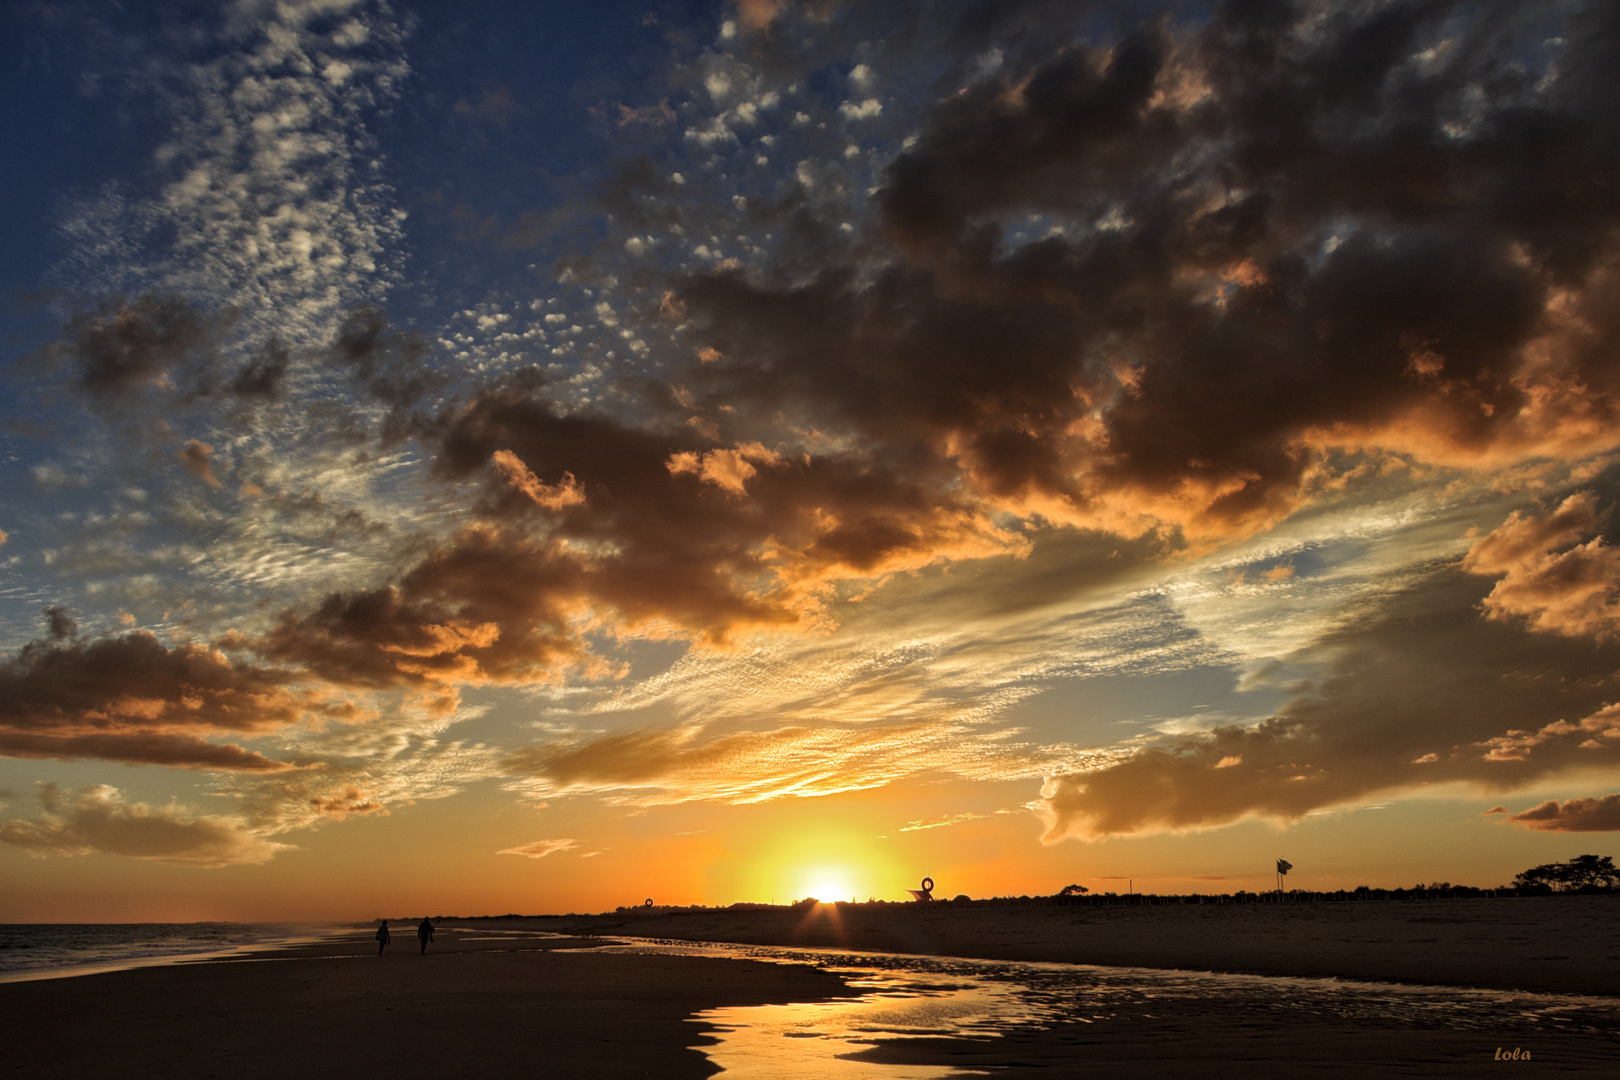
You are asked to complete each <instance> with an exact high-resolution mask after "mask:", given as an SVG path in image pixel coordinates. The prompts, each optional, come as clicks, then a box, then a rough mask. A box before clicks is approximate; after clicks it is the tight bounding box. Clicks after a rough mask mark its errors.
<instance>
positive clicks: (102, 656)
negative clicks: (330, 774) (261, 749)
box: [0, 608, 317, 771]
mask: <svg viewBox="0 0 1620 1080" xmlns="http://www.w3.org/2000/svg"><path fill="white" fill-rule="evenodd" d="M47 614H48V615H49V617H50V636H49V637H47V638H45V639H41V640H38V641H34V642H32V643H30V644H28V645H25V646H23V648H22V649H21V650H19V651H18V653H17V654H16V655H15V656H13V657H10V658H8V659H6V660H5V661H3V662H0V755H5V756H10V757H27V758H47V757H51V758H86V757H93V758H105V759H108V760H113V761H128V762H137V763H142V764H164V765H175V766H181V767H185V768H203V769H234V770H247V771H274V770H278V769H284V768H289V767H290V766H287V765H285V764H284V763H282V762H278V761H272V760H270V759H268V758H265V757H263V756H262V755H260V754H257V753H254V752H251V751H248V750H244V749H242V748H241V747H239V746H235V745H233V744H217V743H211V742H207V741H205V740H204V739H203V738H202V737H201V736H204V735H208V734H215V733H222V732H229V733H234V734H236V735H239V736H242V735H247V736H251V735H258V734H263V733H267V732H270V731H274V730H277V729H279V728H283V727H286V726H288V725H290V724H293V723H296V722H297V721H298V720H300V719H301V718H302V717H303V716H304V715H305V714H306V711H308V710H311V709H315V708H316V707H317V706H316V705H315V704H314V703H313V702H311V701H309V700H308V699H306V698H305V697H303V696H301V695H299V694H297V693H295V692H294V691H292V690H290V689H289V688H288V684H289V682H290V678H289V676H288V675H287V674H286V673H284V672H279V671H273V670H269V669H265V668H258V667H253V666H251V665H244V664H236V663H233V662H232V661H231V660H230V659H229V658H227V657H226V656H225V655H224V654H222V653H219V652H217V651H214V650H212V649H209V648H207V647H206V646H202V645H195V644H188V645H179V646H175V647H173V648H170V647H167V646H165V645H163V644H162V643H161V642H159V641H158V639H157V638H156V637H155V636H154V635H152V634H148V633H140V632H137V633H132V634H126V635H124V636H122V637H113V638H100V639H93V640H87V639H84V638H81V637H80V636H78V634H77V632H76V629H75V627H74V625H73V622H72V619H71V618H70V617H69V616H68V615H67V613H66V612H65V611H63V610H62V609H60V608H55V609H51V610H50V611H49V612H47Z"/></svg>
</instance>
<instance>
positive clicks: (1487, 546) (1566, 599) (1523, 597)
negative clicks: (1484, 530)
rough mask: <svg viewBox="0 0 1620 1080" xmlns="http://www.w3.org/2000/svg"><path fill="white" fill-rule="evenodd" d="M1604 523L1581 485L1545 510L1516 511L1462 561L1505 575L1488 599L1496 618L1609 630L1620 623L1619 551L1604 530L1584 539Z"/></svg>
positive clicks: (1561, 630)
mask: <svg viewBox="0 0 1620 1080" xmlns="http://www.w3.org/2000/svg"><path fill="white" fill-rule="evenodd" d="M1597 527H1598V519H1597V500H1596V497H1595V496H1594V495H1593V494H1592V493H1591V492H1589V491H1586V492H1581V493H1579V494H1576V495H1571V496H1570V497H1569V498H1567V499H1565V500H1564V501H1563V503H1561V504H1560V505H1559V507H1558V509H1557V510H1555V511H1553V512H1552V513H1550V514H1546V515H1544V516H1536V515H1528V516H1526V515H1524V514H1522V513H1519V512H1515V513H1513V514H1512V515H1511V516H1510V517H1509V518H1508V520H1507V521H1506V522H1505V523H1504V524H1502V525H1501V526H1500V527H1499V528H1497V529H1496V530H1495V531H1494V532H1492V533H1491V534H1490V535H1488V536H1486V537H1484V538H1483V539H1481V540H1480V541H1479V542H1478V543H1476V544H1475V545H1474V546H1473V547H1472V548H1471V549H1469V552H1468V556H1467V558H1466V559H1464V560H1463V567H1464V568H1465V569H1467V570H1468V571H1470V572H1471V573H1475V574H1484V575H1490V576H1493V577H1497V578H1499V579H1500V580H1498V581H1497V583H1496V587H1495V588H1493V589H1492V590H1491V594H1490V595H1489V596H1487V597H1486V598H1485V601H1484V606H1485V610H1486V612H1487V613H1488V614H1489V615H1490V617H1491V618H1493V619H1508V618H1514V617H1523V618H1524V619H1525V620H1526V621H1527V622H1528V624H1529V625H1530V627H1531V628H1532V629H1535V630H1542V631H1546V632H1549V633H1557V634H1565V635H1568V636H1571V637H1576V636H1581V635H1587V634H1590V635H1593V636H1597V637H1607V636H1609V635H1610V634H1612V633H1613V632H1614V630H1615V628H1616V626H1617V625H1620V551H1617V550H1616V549H1614V548H1612V547H1609V546H1608V545H1607V544H1605V543H1604V542H1603V538H1602V537H1595V538H1593V539H1591V540H1588V541H1587V542H1586V543H1584V544H1582V543H1578V542H1577V541H1579V540H1580V539H1581V537H1583V536H1586V535H1589V534H1591V533H1593V532H1595V531H1596V530H1597ZM1559 549H1562V550H1559Z"/></svg>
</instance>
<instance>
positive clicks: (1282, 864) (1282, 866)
mask: <svg viewBox="0 0 1620 1080" xmlns="http://www.w3.org/2000/svg"><path fill="white" fill-rule="evenodd" d="M1293 868H1294V864H1293V863H1291V862H1289V861H1288V860H1287V859H1278V860H1277V873H1279V874H1286V873H1288V871H1290V870H1292V869H1293Z"/></svg>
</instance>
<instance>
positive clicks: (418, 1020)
mask: <svg viewBox="0 0 1620 1080" xmlns="http://www.w3.org/2000/svg"><path fill="white" fill-rule="evenodd" d="M401 929H402V930H404V932H401V933H398V934H396V935H395V938H394V944H393V945H391V946H390V947H389V948H388V950H387V952H386V953H385V954H384V955H383V956H382V957H381V958H379V957H378V956H377V955H376V946H375V944H374V943H372V942H371V941H369V940H368V939H369V936H370V935H369V933H363V934H360V935H357V936H356V938H355V939H354V940H350V941H343V942H337V943H333V944H327V945H321V946H315V947H305V948H298V949H290V950H283V951H280V952H275V953H264V954H259V956H260V958H257V959H244V960H237V961H222V962H207V963H197V964H182V965H177V966H173V967H151V968H140V969H136V970H132V971H120V972H112V973H107V974H100V975H90V976H84V977H79V978H68V979H51V980H44V981H37V982H22V983H8V984H0V1015H3V1016H4V1017H5V1019H6V1034H5V1042H4V1045H5V1049H4V1053H3V1054H0V1076H4V1077H7V1078H10V1077H19V1078H21V1077H29V1078H33V1077H52V1078H55V1077H61V1078H64V1080H65V1078H74V1080H77V1078H82V1077H86V1076H97V1075H104V1076H116V1077H121V1078H122V1077H131V1078H143V1077H152V1078H160V1077H161V1078H175V1080H192V1078H198V1080H200V1078H207V1077H218V1078H221V1080H226V1078H249V1080H254V1078H260V1077H262V1078H266V1080H269V1078H275V1080H284V1078H287V1077H304V1076H335V1077H343V1078H355V1077H373V1076H375V1077H400V1078H406V1080H411V1078H417V1077H420V1078H423V1080H429V1078H432V1080H442V1078H450V1077H512V1076H528V1075H541V1076H554V1077H569V1078H572V1077H603V1078H619V1077H659V1078H663V1077H669V1078H674V1080H680V1078H684V1077H693V1078H696V1077H704V1076H709V1075H712V1074H713V1073H714V1071H715V1070H714V1067H713V1066H712V1065H711V1064H710V1063H709V1062H708V1060H707V1059H706V1058H705V1057H704V1056H703V1054H702V1053H701V1051H699V1050H696V1049H692V1047H694V1046H695V1045H697V1044H700V1043H703V1042H705V1041H711V1040H709V1039H707V1037H706V1036H705V1034H704V1031H705V1029H704V1027H703V1026H702V1025H699V1024H696V1023H692V1022H690V1021H689V1020H687V1017H689V1016H691V1015H692V1014H693V1013H694V1012H696V1011H698V1010H702V1009H708V1008H715V1007H720V1006H728V1005H752V1004H766V1003H772V1002H781V1003H786V1002H791V1001H810V1000H815V999H818V998H821V997H825V996H828V995H838V994H843V993H847V991H846V990H845V988H844V985H843V983H842V982H841V981H840V980H839V979H838V978H837V977H836V976H833V975H828V974H825V973H823V972H820V971H817V970H815V969H814V968H807V967H784V966H780V965H771V964H760V963H753V962H749V961H742V960H727V959H706V958H693V957H670V956H636V955H624V954H618V955H601V954H597V953H595V952H594V951H592V952H583V953H569V952H562V951H559V950H561V949H567V948H570V947H587V948H589V947H590V946H592V945H594V944H595V942H590V941H569V940H564V939H545V940H541V939H535V938H529V939H526V940H525V939H504V940H497V941H477V940H469V938H470V937H472V936H473V935H464V934H458V933H455V932H453V931H452V932H447V933H441V934H440V935H438V938H437V940H436V941H435V942H434V944H433V945H431V946H430V947H429V951H428V953H427V955H426V956H423V955H420V954H419V953H418V950H417V944H416V940H415V936H414V935H413V934H411V933H410V932H409V931H408V930H405V928H403V927H402V928H401Z"/></svg>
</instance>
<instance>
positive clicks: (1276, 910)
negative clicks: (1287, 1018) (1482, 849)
mask: <svg viewBox="0 0 1620 1080" xmlns="http://www.w3.org/2000/svg"><path fill="white" fill-rule="evenodd" d="M654 910H656V909H654ZM466 925H469V926H476V925H482V926H496V925H500V926H511V927H527V928H531V929H536V930H546V931H551V932H556V933H569V934H586V935H594V934H628V935H634V936H637V937H653V938H675V939H680V940H688V941H724V942H735V943H742V944H755V945H801V946H806V947H812V946H813V947H841V948H850V949H866V950H872V951H876V952H897V953H914V954H919V955H925V956H962V957H974V958H978V959H985V960H1039V961H1053V962H1059V963H1071V964H1101V965H1104V966H1111V967H1150V968H1175V969H1183V970H1190V971H1220V972H1234V973H1244V974H1252V975H1294V976H1303V977H1321V978H1342V979H1360V980H1367V981H1381V982H1403V983H1417V984H1422V985H1438V986H1469V987H1482V988H1489V989H1496V990H1526V991H1534V992H1538V993H1553V994H1600V995H1617V994H1620V896H1550V897H1515V898H1502V899H1477V900H1417V901H1393V902H1387V903H1380V902H1356V901H1350V902H1345V903H1331V902H1327V903H1305V904H1282V905H1277V904H1222V905H1217V904H1204V905H1197V904H1165V905H1151V906H1150V905H1141V906H1131V905H1122V906H1113V907H1103V906H1097V907H1092V906H1075V907H1007V908H950V907H947V906H944V905H931V906H927V907H924V906H921V905H911V904H890V905H882V906H878V905H866V904H840V905H838V906H837V918H836V919H835V918H833V917H831V915H830V914H828V913H827V912H826V911H825V910H822V911H816V910H814V909H813V910H812V911H811V912H809V913H806V912H803V911H795V910H792V909H787V908H777V909H768V910H756V911H729V910H715V911H694V912H671V913H668V914H646V915H642V914H635V913H629V914H624V915H612V916H560V917H541V918H534V919H522V920H517V921H513V922H504V921H496V920H476V921H471V922H468V923H467V924H466Z"/></svg>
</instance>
